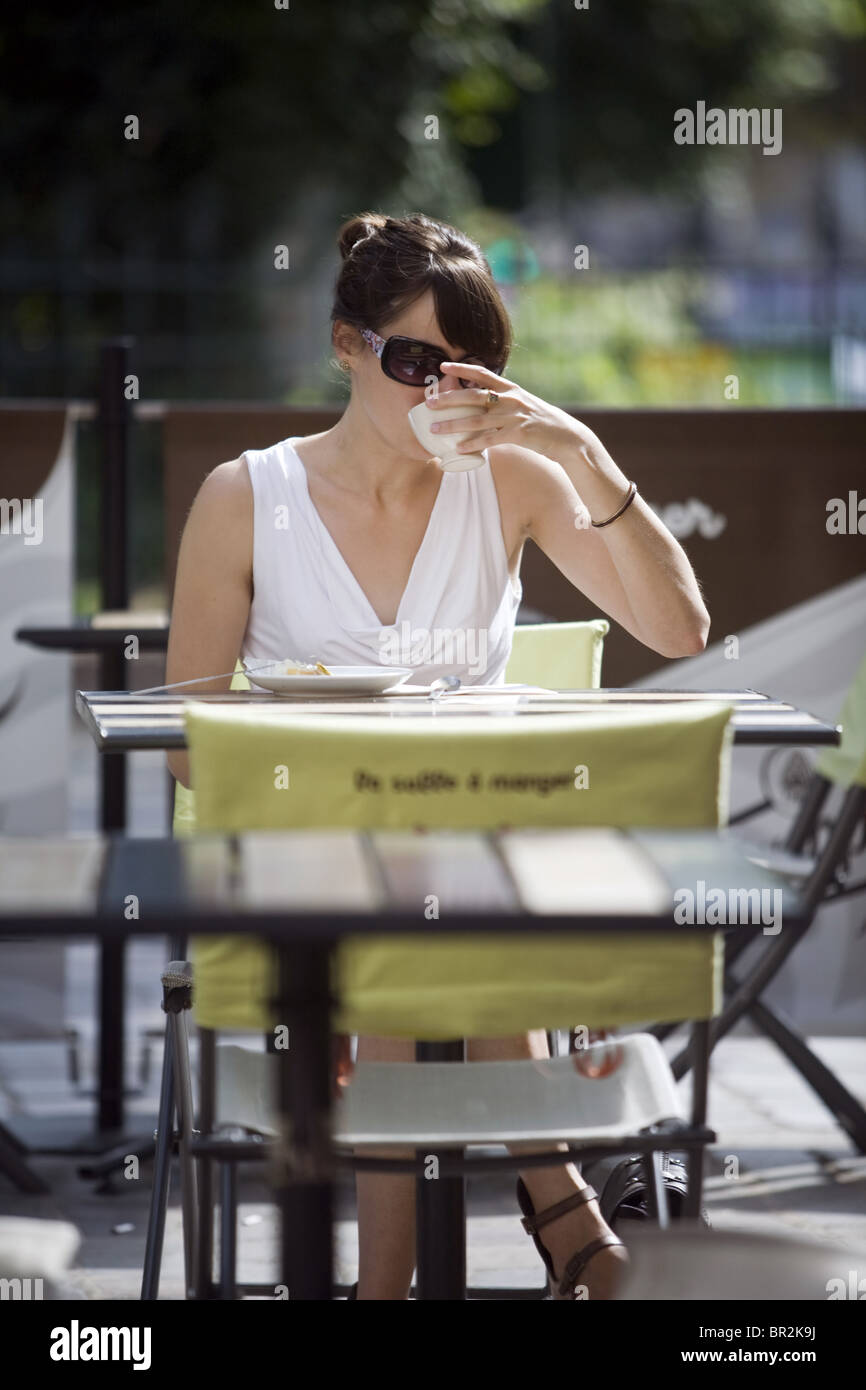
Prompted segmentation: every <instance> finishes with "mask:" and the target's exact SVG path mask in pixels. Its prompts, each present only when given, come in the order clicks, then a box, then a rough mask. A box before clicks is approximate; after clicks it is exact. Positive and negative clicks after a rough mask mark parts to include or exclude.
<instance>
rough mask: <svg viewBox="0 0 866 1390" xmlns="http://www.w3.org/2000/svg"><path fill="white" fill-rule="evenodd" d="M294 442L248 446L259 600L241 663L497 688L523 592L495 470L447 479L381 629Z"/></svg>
mask: <svg viewBox="0 0 866 1390" xmlns="http://www.w3.org/2000/svg"><path fill="white" fill-rule="evenodd" d="M302 437H303V436H300V435H295V436H293V437H292V438H290V439H284V440H283V441H282V442H281V443H279V444H274V445H273V446H272V447H271V448H270V449H248V450H247V452H246V454H245V456H244V457H245V458H246V461H247V468H248V470H249V475H250V480H251V483H252V488H253V496H254V537H253V601H252V605H251V608H250V615H249V620H248V622H247V628H246V632H245V633H244V638H243V643H242V647H241V656H242V658H243V660H244V661H245V662H246V663H247V664H248V665H254V664H255V663H256V662H266V661H279V660H282V659H284V658H285V657H289V656H294V657H297V658H299V659H300V660H308V659H309V658H310V657H311V656H315V657H317V658H318V659H319V660H320V661H322V662H324V663H325V665H333V666H404V667H409V668H410V669H411V670H412V672H413V676H412V677H411V678H410V679H412V680H414V681H417V682H418V683H421V684H426V683H428V682H429V681H432V680H435V679H436V678H437V677H438V676H443V675H455V676H459V678H460V680H461V681H462V682H463V684H464V685H501V684H502V683H503V680H504V673H505V665H506V662H507V661H508V657H509V655H510V652H511V641H512V636H513V633H514V620H515V617H516V615H517V609H518V607H519V604H520V599H521V595H522V586H521V584H520V582H519V581H518V582H517V583H516V584H512V581H511V576H510V574H509V571H508V556H507V554H506V551H505V542H504V540H503V537H502V523H501V520H500V515H499V501H498V498H497V496H496V488H495V485H494V482H493V474H492V473H491V470H490V464H489V462H487V463H485V464H484V465H483V467H481V468H476V469H473V470H471V471H469V472H466V473H443V474H442V482H441V485H440V488H439V492H438V494H437V496H436V501H435V503H434V506H433V510H432V512H431V515H430V521H429V523H428V526H427V530H426V532H425V533H424V539H423V540H422V542H421V545H420V547H419V549H418V552H417V554H416V556H415V560H414V562H413V565H412V569H411V572H410V574H409V580H408V583H407V585H406V588H405V591H404V593H403V596H402V598H401V599H400V604H399V607H398V609H397V617H396V621H395V622H394V623H391V624H390V625H388V626H383V624H382V623H381V622H380V621H379V619H378V617H377V616H376V613H375V611H374V609H373V607H372V606H371V604H370V601H369V599H368V598H367V595H366V594H365V593H364V591H363V589H362V588H361V586H360V585H359V583H358V581H357V580H356V578H355V576H354V575H353V573H352V571H351V570H350V568H349V566H348V565H347V564H346V561H345V560H344V558H343V556H342V554H341V552H340V550H339V549H338V547H337V544H336V542H335V541H334V539H333V537H332V536H331V533H330V532H329V531H328V529H327V527H326V526H325V523H324V522H323V521H322V518H321V517H320V515H319V513H318V512H317V511H316V508H315V507H314V505H313V502H312V499H311V497H310V491H309V487H308V485H307V474H306V470H305V468H304V465H303V463H302V462H301V459H300V457H299V455H298V453H297V450H296V449H295V447H294V445H295V441H296V440H300V439H301V438H302Z"/></svg>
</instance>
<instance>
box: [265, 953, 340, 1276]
mask: <svg viewBox="0 0 866 1390" xmlns="http://www.w3.org/2000/svg"><path fill="white" fill-rule="evenodd" d="M277 956H278V977H279V987H278V994H277V999H276V1019H277V1021H278V1023H279V1024H285V1025H286V1027H287V1028H288V1043H289V1045H288V1047H287V1048H285V1049H278V1050H281V1051H282V1058H281V1061H282V1065H281V1066H280V1068H279V1096H278V1103H279V1112H280V1117H281V1126H282V1140H281V1143H280V1145H279V1146H278V1148H279V1157H278V1160H277V1171H276V1173H275V1177H274V1182H275V1187H276V1198H277V1206H278V1207H279V1211H280V1279H281V1282H282V1283H283V1284H284V1285H285V1286H286V1289H287V1292H288V1297H289V1298H290V1299H292V1300H299V1299H301V1300H304V1299H305V1300H313V1299H315V1300H325V1299H328V1300H330V1299H332V1298H333V1296H334V1285H333V1249H332V1242H333V1217H334V1190H333V1184H334V1174H335V1164H334V1159H333V1147H332V1142H331V1019H330V1008H331V990H330V950H329V947H328V945H327V944H325V945H321V944H318V943H315V942H300V943H295V944H292V945H290V946H286V945H283V944H279V943H278V944H277Z"/></svg>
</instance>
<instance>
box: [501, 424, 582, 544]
mask: <svg viewBox="0 0 866 1390" xmlns="http://www.w3.org/2000/svg"><path fill="white" fill-rule="evenodd" d="M487 456H488V458H489V460H490V468H491V471H492V473H493V477H494V480H495V482H496V491H497V495H498V497H499V506H500V509H501V511H502V513H503V520H504V519H505V518H506V516H507V517H508V519H509V522H510V523H511V524H512V525H513V524H515V523H516V524H517V525H518V526H519V527H520V529H521V531H522V532H523V533H524V534H527V533H528V532H529V530H530V528H531V525H532V521H533V518H534V517H535V515H536V514H537V513H538V510H539V508H544V507H545V506H547V505H548V504H553V503H560V502H562V501H563V500H564V499H565V498H568V499H571V497H572V496H573V495H575V490H574V485H573V483H572V481H571V479H570V478H569V476H568V474H567V473H566V471H565V469H564V468H562V467H561V466H560V464H558V463H556V462H555V461H554V460H553V459H549V458H547V457H546V456H545V455H544V454H537V453H536V452H535V450H534V449H524V448H523V447H522V446H521V445H519V444H495V445H492V446H491V447H490V448H489V449H488V451H487Z"/></svg>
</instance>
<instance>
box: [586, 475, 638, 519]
mask: <svg viewBox="0 0 866 1390" xmlns="http://www.w3.org/2000/svg"><path fill="white" fill-rule="evenodd" d="M636 496H637V483H629V485H628V496H627V497H626V499H625V501H624V502H623V504H622V506H621V507H620V509H619V511H618V512H614V514H613V516H609V517H608V518H607V521H593V523H592V524H593V526H609V525H610V523H611V522H612V521H616V519H617V517H618V516H622V514H623V512H624V511H625V509H626V507H630V506H631V504H632V502H633V501H634V499H635V497H636Z"/></svg>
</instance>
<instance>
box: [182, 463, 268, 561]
mask: <svg viewBox="0 0 866 1390" xmlns="http://www.w3.org/2000/svg"><path fill="white" fill-rule="evenodd" d="M252 547H253V488H252V483H251V482H250V475H249V471H248V469H247V465H246V460H245V459H244V457H243V455H241V456H240V458H236V459H231V460H229V462H227V463H220V464H218V465H217V467H216V468H214V469H212V470H211V472H210V473H208V475H207V477H206V478H205V479H204V482H203V483H202V484H201V486H200V488H199V490H198V492H197V493H196V496H195V500H194V502H193V504H192V507H191V508H190V513H189V516H188V517H187V522H186V526H185V528H184V534H183V541H182V543H181V559H183V558H184V556H185V555H187V556H189V555H192V556H194V557H195V559H196V563H197V564H206V565H208V566H212V565H213V564H214V563H216V564H217V565H220V564H222V565H224V566H225V567H227V568H228V569H231V570H238V571H243V572H244V573H246V572H247V571H248V570H249V568H250V565H251V563H252Z"/></svg>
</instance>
